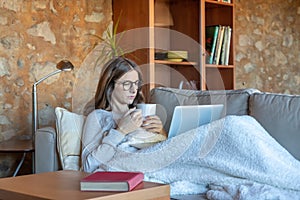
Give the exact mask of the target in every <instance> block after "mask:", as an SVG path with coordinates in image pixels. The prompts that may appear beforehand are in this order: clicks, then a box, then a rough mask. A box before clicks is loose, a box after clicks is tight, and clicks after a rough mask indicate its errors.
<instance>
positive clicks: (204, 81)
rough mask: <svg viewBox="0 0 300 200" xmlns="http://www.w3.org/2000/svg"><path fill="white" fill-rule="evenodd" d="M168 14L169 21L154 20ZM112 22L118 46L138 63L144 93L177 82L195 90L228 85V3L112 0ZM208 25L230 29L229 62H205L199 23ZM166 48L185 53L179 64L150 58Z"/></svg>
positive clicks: (230, 12) (230, 23)
mask: <svg viewBox="0 0 300 200" xmlns="http://www.w3.org/2000/svg"><path fill="white" fill-rule="evenodd" d="M232 1H233V0H232ZM158 5H163V7H164V9H165V11H162V8H158ZM168 12H170V14H171V17H172V18H171V24H161V23H160V24H158V23H157V22H158V18H159V17H160V16H161V15H162V14H163V15H164V18H166V17H167V16H168V15H167V13H168ZM113 20H114V22H117V21H118V27H117V30H118V32H119V33H122V36H121V39H120V43H122V44H124V46H123V47H122V48H124V49H126V51H129V52H130V53H128V55H127V56H129V57H130V58H131V59H133V60H135V61H136V62H137V63H138V64H139V65H140V66H141V69H142V72H143V75H144V82H145V83H146V85H145V92H146V94H147V92H149V90H151V89H152V88H153V87H156V86H166V87H179V85H180V83H181V82H183V83H184V84H183V87H190V86H191V85H189V84H186V83H190V82H192V83H193V86H196V89H201V90H207V89H209V90H215V89H234V82H235V81H234V79H235V77H234V37H233V36H234V2H232V3H225V2H219V1H216V0H113ZM168 21H169V22H170V20H168ZM115 24H116V23H115ZM212 25H223V26H230V27H231V28H232V37H231V41H230V53H229V55H230V56H229V65H214V64H206V62H205V60H206V56H207V54H206V50H205V46H206V44H205V42H206V36H205V27H206V26H212ZM124 31H125V32H124ZM129 46H130V47H129ZM168 51H186V52H188V58H187V59H186V60H184V61H182V62H174V61H170V59H155V55H156V53H158V52H159V53H161V52H168ZM146 96H147V95H146Z"/></svg>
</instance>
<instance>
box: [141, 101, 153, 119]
mask: <svg viewBox="0 0 300 200" xmlns="http://www.w3.org/2000/svg"><path fill="white" fill-rule="evenodd" d="M136 108H137V109H141V110H142V115H143V117H146V116H150V115H155V114H156V104H148V103H141V104H137V105H136Z"/></svg>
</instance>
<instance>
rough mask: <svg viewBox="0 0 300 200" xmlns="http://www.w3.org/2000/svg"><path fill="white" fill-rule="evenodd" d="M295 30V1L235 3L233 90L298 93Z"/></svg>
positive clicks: (298, 15) (299, 55) (299, 52)
mask: <svg viewBox="0 0 300 200" xmlns="http://www.w3.org/2000/svg"><path fill="white" fill-rule="evenodd" d="M299 30H300V1H299V0H286V1H282V0H253V1H247V0H236V33H235V36H236V88H246V87H252V88H257V89H259V90H261V91H266V92H277V93H288V94H300V87H299V84H300V42H299V41H300V32H299Z"/></svg>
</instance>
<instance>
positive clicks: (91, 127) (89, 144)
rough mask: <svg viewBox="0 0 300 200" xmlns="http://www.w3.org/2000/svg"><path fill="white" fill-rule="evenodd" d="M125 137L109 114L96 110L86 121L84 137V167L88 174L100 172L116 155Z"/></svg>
mask: <svg viewBox="0 0 300 200" xmlns="http://www.w3.org/2000/svg"><path fill="white" fill-rule="evenodd" d="M124 137H125V136H124V135H123V134H122V133H120V132H119V131H117V130H115V129H114V122H113V120H112V118H111V117H110V115H108V112H106V111H102V110H95V111H94V112H92V113H91V114H90V115H89V116H88V117H87V119H86V122H85V125H84V129H83V135H82V167H83V170H84V171H86V172H94V171H95V170H100V169H99V167H101V165H102V164H104V163H106V162H107V161H109V160H110V159H111V158H112V157H113V156H114V154H115V153H116V147H117V145H118V144H119V143H120V142H121V141H122V140H123V139H124Z"/></svg>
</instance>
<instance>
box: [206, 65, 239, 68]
mask: <svg viewBox="0 0 300 200" xmlns="http://www.w3.org/2000/svg"><path fill="white" fill-rule="evenodd" d="M206 67H209V68H227V69H228V68H229V69H231V68H232V69H233V68H234V65H212V64H206Z"/></svg>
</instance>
